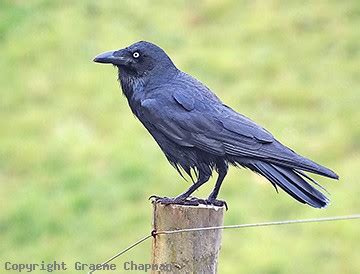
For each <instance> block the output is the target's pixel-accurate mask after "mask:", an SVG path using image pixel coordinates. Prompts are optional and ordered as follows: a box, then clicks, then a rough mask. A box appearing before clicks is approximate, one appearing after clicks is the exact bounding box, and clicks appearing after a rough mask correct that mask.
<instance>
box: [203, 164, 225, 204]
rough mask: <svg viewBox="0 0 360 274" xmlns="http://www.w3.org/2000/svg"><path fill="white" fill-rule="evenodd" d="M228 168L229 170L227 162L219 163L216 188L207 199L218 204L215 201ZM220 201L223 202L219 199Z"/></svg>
mask: <svg viewBox="0 0 360 274" xmlns="http://www.w3.org/2000/svg"><path fill="white" fill-rule="evenodd" d="M227 170H228V166H227V164H226V163H225V162H220V163H218V164H217V172H218V174H219V176H218V178H217V180H216V184H215V187H214V190H213V191H212V192H211V194H210V195H209V197H208V199H207V200H208V201H209V202H210V203H214V204H216V203H215V201H216V198H217V196H218V194H219V190H220V187H221V184H222V182H223V181H224V178H225V176H226V174H227ZM219 202H220V203H221V202H222V201H219ZM222 203H224V202H222Z"/></svg>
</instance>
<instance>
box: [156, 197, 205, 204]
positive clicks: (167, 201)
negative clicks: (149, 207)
mask: <svg viewBox="0 0 360 274" xmlns="http://www.w3.org/2000/svg"><path fill="white" fill-rule="evenodd" d="M149 200H153V201H155V202H157V203H161V204H164V205H171V204H175V205H188V206H198V205H199V204H200V203H199V202H198V201H197V200H196V199H193V198H183V197H175V198H170V197H160V196H156V195H151V196H150V197H149Z"/></svg>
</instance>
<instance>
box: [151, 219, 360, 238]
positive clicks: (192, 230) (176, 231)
mask: <svg viewBox="0 0 360 274" xmlns="http://www.w3.org/2000/svg"><path fill="white" fill-rule="evenodd" d="M353 219H360V214H355V215H349V216H338V217H326V218H314V219H302V220H301V219H300V220H286V221H276V222H265V223H255V224H240V225H224V226H210V227H196V228H186V229H179V230H168V231H166V230H165V231H157V232H154V233H153V234H155V235H161V234H176V233H182V232H194V231H204V230H217V229H237V228H248V227H263V226H274V225H289V224H301V223H320V222H329V221H343V220H353Z"/></svg>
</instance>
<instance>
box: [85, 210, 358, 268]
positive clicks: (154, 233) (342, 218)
mask: <svg viewBox="0 0 360 274" xmlns="http://www.w3.org/2000/svg"><path fill="white" fill-rule="evenodd" d="M354 219H360V214H353V215H348V216H336V217H325V218H313V219H297V220H284V221H274V222H262V223H253V224H238V225H224V226H210V227H195V228H185V229H178V230H164V231H155V230H154V231H152V232H151V233H150V234H148V235H146V236H144V237H142V238H141V239H139V240H137V241H136V242H134V243H133V244H131V245H130V246H128V247H127V248H125V249H123V250H122V251H120V252H119V253H117V254H115V255H114V256H112V257H111V258H109V259H108V260H106V261H105V262H103V263H102V264H101V266H104V265H106V264H108V263H110V262H112V261H113V260H115V259H116V258H118V257H120V256H121V255H124V254H125V253H126V252H128V251H129V250H131V249H133V248H134V247H135V246H137V245H139V244H141V243H143V242H145V241H146V240H147V239H149V238H151V237H156V236H157V235H170V234H176V233H187V232H197V231H204V230H219V229H222V230H225V229H240V228H251V227H265V226H279V225H290V224H305V223H320V222H332V221H345V220H354ZM94 272H96V270H93V271H91V272H88V273H89V274H92V273H94Z"/></svg>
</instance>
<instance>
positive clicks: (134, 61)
mask: <svg viewBox="0 0 360 274" xmlns="http://www.w3.org/2000/svg"><path fill="white" fill-rule="evenodd" d="M94 62H97V63H105V64H113V65H114V66H116V67H118V69H119V73H120V76H124V75H127V76H132V77H146V76H151V75H156V74H159V73H161V74H163V73H164V72H166V71H168V70H172V69H176V68H175V66H174V64H173V63H172V61H171V60H170V58H169V56H168V55H167V54H166V53H165V52H164V51H163V50H162V49H161V48H159V47H158V46H156V45H154V44H152V43H149V42H145V41H140V42H137V43H135V44H132V45H131V46H129V47H126V48H124V49H119V50H115V51H108V52H104V53H101V54H99V55H98V56H96V57H95V59H94ZM122 74H123V75H122Z"/></svg>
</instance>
